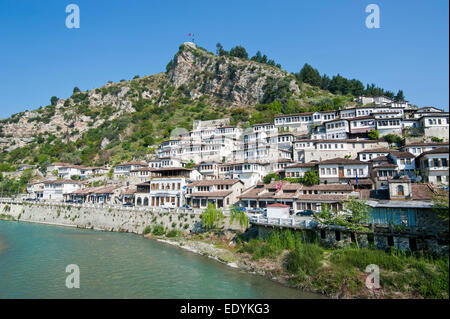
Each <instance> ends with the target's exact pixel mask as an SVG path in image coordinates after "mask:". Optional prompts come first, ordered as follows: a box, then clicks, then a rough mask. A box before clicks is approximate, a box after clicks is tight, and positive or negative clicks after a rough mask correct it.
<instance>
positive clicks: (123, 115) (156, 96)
mask: <svg viewBox="0 0 450 319" xmlns="http://www.w3.org/2000/svg"><path fill="white" fill-rule="evenodd" d="M351 101H352V98H351V97H349V96H348V95H347V96H343V95H339V94H332V93H330V92H329V91H326V90H322V89H320V88H319V87H314V86H311V85H309V84H307V83H302V82H300V81H298V79H297V78H296V76H295V75H294V74H292V73H289V72H287V71H284V70H282V69H281V68H279V67H278V66H276V65H271V64H268V63H261V62H257V61H253V60H250V59H245V58H238V57H235V56H230V55H225V56H223V55H222V56H221V55H216V54H213V53H211V52H208V51H207V50H206V49H203V48H201V47H198V46H196V45H195V44H193V43H190V42H186V43H184V44H182V45H181V46H180V47H179V50H178V52H177V53H176V54H175V56H174V57H173V59H171V60H170V62H169V63H168V64H167V67H166V72H164V73H158V74H154V75H149V76H145V77H138V76H136V77H134V78H133V79H132V80H129V81H126V80H122V81H120V82H119V83H113V82H108V83H107V84H105V85H104V86H102V87H100V88H95V89H91V90H87V91H81V90H79V89H78V88H77V87H75V88H74V92H73V95H72V96H70V97H69V98H66V99H57V98H55V99H52V104H51V105H48V106H46V107H40V108H38V109H36V110H32V111H25V112H20V113H17V114H14V115H12V116H11V117H10V118H8V119H4V120H1V121H0V147H2V153H1V155H0V161H1V162H6V163H9V164H20V163H27V164H37V165H39V166H40V167H41V168H42V169H43V168H45V166H46V165H48V164H49V163H51V162H52V161H65V162H71V163H74V164H86V165H103V164H104V163H105V162H109V161H115V162H117V161H122V160H129V159H132V158H144V157H145V156H146V155H147V154H149V153H151V152H152V147H156V145H157V143H159V142H161V141H162V140H164V139H167V138H168V137H169V136H170V132H171V130H172V129H174V128H175V127H183V128H186V129H191V128H192V121H193V120H195V119H200V120H210V119H217V118H222V117H230V118H231V123H232V124H234V125H237V124H238V123H241V124H243V125H248V124H254V123H259V122H265V121H271V120H272V119H273V116H274V115H275V114H278V113H286V114H287V113H293V112H304V111H308V110H311V109H330V108H331V109H338V108H342V107H344V105H348V104H349V103H352V102H351Z"/></svg>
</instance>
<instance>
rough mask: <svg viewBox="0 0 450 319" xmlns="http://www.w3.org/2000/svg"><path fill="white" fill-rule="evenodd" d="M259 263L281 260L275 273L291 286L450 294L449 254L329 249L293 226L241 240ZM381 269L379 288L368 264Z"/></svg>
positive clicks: (372, 294)
mask: <svg viewBox="0 0 450 319" xmlns="http://www.w3.org/2000/svg"><path fill="white" fill-rule="evenodd" d="M238 251H239V252H240V253H242V254H247V255H248V257H247V258H249V259H251V260H252V261H255V264H257V263H261V264H264V263H273V262H275V263H278V264H277V266H276V267H275V268H274V274H277V275H278V276H285V277H286V280H287V283H288V284H289V285H290V286H293V287H298V288H302V289H307V290H311V291H315V292H321V293H324V294H326V295H329V296H335V297H339V298H348V297H357V298H380V297H381V298H445V299H448V298H449V259H448V256H447V257H432V256H424V255H419V254H414V253H411V252H403V251H398V250H395V249H393V250H391V251H388V252H385V251H382V250H378V249H375V248H357V247H356V246H352V247H345V248H339V249H329V248H328V249H325V248H324V247H321V246H320V245H319V244H318V243H317V242H313V241H311V240H310V239H308V238H306V237H305V236H303V235H302V233H301V232H295V233H293V232H291V231H290V230H284V231H272V232H271V233H270V234H269V235H268V236H266V237H265V238H264V239H263V238H253V239H250V240H249V241H248V242H241V243H240V244H239V250H238ZM371 264H375V265H377V266H378V267H379V269H380V285H381V288H380V289H376V290H373V291H371V290H369V289H367V288H366V286H365V278H366V277H367V275H368V273H366V272H365V270H366V267H367V266H368V265H371Z"/></svg>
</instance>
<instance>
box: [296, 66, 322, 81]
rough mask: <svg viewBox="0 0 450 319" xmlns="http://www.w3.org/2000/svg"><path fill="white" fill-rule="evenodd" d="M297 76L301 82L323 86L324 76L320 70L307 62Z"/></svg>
mask: <svg viewBox="0 0 450 319" xmlns="http://www.w3.org/2000/svg"><path fill="white" fill-rule="evenodd" d="M295 76H296V78H297V79H298V80H299V81H300V82H304V83H308V84H311V85H313V86H321V84H322V78H321V76H320V73H319V71H317V70H316V69H314V68H313V67H312V66H310V65H309V64H308V63H305V65H304V66H303V68H302V69H301V70H300V72H299V73H297V74H296V75H295Z"/></svg>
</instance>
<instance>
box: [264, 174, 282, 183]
mask: <svg viewBox="0 0 450 319" xmlns="http://www.w3.org/2000/svg"><path fill="white" fill-rule="evenodd" d="M272 178H273V179H274V180H276V181H279V180H280V175H278V174H277V173H269V174H267V175H266V176H264V178H263V182H264V184H269V183H270V182H271V181H272Z"/></svg>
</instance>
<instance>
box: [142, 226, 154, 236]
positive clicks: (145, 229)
mask: <svg viewBox="0 0 450 319" xmlns="http://www.w3.org/2000/svg"><path fill="white" fill-rule="evenodd" d="M151 231H152V230H151V228H150V226H146V227H145V228H144V232H143V233H144V235H147V234H149V233H150V232H151Z"/></svg>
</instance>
